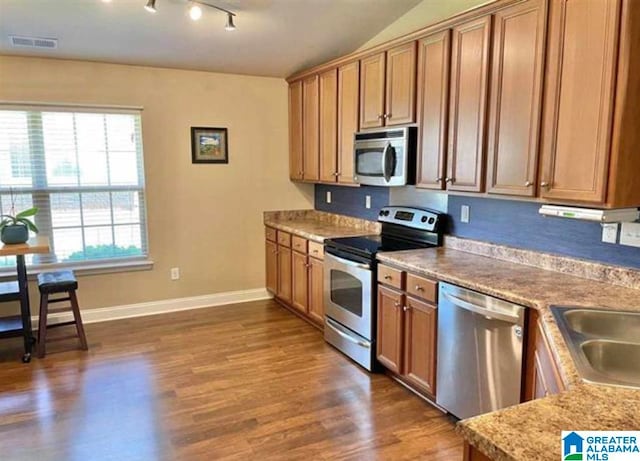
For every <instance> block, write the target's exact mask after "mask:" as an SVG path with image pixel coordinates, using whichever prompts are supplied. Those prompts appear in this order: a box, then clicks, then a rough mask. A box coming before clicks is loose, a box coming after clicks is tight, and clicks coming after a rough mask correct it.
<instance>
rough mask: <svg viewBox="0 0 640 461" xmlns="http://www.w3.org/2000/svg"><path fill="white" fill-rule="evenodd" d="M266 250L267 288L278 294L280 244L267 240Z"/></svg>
mask: <svg viewBox="0 0 640 461" xmlns="http://www.w3.org/2000/svg"><path fill="white" fill-rule="evenodd" d="M265 252H266V253H265V260H266V279H267V280H266V285H267V290H269V291H270V292H271V293H273V294H276V293H277V292H278V245H277V244H276V243H275V242H271V241H269V240H267V241H266V242H265Z"/></svg>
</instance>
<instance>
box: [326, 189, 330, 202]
mask: <svg viewBox="0 0 640 461" xmlns="http://www.w3.org/2000/svg"><path fill="white" fill-rule="evenodd" d="M327 203H331V191H330V190H328V191H327Z"/></svg>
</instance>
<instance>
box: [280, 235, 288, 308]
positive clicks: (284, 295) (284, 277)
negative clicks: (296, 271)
mask: <svg viewBox="0 0 640 461" xmlns="http://www.w3.org/2000/svg"><path fill="white" fill-rule="evenodd" d="M278 297H279V298H280V299H282V300H283V301H286V302H291V249H290V248H287V247H283V246H281V245H278Z"/></svg>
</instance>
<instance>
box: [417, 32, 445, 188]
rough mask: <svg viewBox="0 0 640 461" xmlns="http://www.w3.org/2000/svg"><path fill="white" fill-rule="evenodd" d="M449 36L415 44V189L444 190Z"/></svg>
mask: <svg viewBox="0 0 640 461" xmlns="http://www.w3.org/2000/svg"><path fill="white" fill-rule="evenodd" d="M450 42H451V32H450V31H449V30H445V31H442V32H438V33H437V34H434V35H430V36H428V37H425V38H423V39H421V40H420V41H418V82H417V117H418V128H419V131H418V168H417V172H418V174H417V179H416V187H425V188H429V189H442V188H444V184H445V183H444V178H445V175H446V170H445V168H446V153H447V114H448V109H449V62H450V54H451V43H450Z"/></svg>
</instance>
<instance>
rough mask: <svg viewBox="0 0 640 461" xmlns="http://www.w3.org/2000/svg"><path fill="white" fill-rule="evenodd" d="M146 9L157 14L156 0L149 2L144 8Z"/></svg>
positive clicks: (149, 0)
mask: <svg viewBox="0 0 640 461" xmlns="http://www.w3.org/2000/svg"><path fill="white" fill-rule="evenodd" d="M144 9H145V10H147V11H148V12H149V13H155V12H156V11H158V10H156V0H148V1H147V4H146V5H145V6H144Z"/></svg>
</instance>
